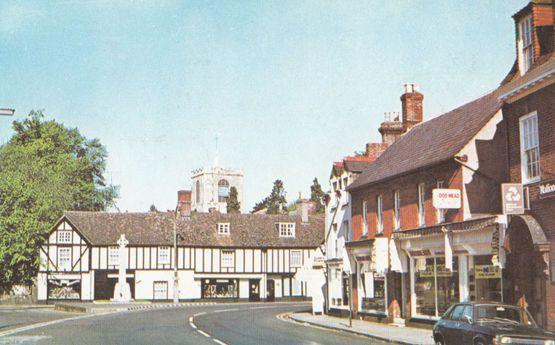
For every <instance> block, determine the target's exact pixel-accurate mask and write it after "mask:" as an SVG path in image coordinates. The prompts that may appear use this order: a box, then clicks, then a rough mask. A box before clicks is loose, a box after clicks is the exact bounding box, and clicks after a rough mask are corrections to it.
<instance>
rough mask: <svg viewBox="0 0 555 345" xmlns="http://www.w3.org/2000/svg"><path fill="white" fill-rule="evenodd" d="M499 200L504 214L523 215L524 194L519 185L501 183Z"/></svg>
mask: <svg viewBox="0 0 555 345" xmlns="http://www.w3.org/2000/svg"><path fill="white" fill-rule="evenodd" d="M501 198H502V201H503V213H504V214H523V213H524V193H523V189H522V184H520V183H502V184H501Z"/></svg>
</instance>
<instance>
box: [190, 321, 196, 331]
mask: <svg viewBox="0 0 555 345" xmlns="http://www.w3.org/2000/svg"><path fill="white" fill-rule="evenodd" d="M189 326H191V327H193V328H194V329H197V325H195V324H194V323H192V322H189Z"/></svg>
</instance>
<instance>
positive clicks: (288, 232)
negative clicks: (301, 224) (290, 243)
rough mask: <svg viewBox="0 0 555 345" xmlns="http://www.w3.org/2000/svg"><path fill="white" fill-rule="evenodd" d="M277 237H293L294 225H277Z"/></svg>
mask: <svg viewBox="0 0 555 345" xmlns="http://www.w3.org/2000/svg"><path fill="white" fill-rule="evenodd" d="M278 228H279V237H295V223H278Z"/></svg>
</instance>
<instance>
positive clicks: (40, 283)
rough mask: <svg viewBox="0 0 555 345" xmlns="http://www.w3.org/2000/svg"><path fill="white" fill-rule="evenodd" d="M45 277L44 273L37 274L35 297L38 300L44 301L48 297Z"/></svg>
mask: <svg viewBox="0 0 555 345" xmlns="http://www.w3.org/2000/svg"><path fill="white" fill-rule="evenodd" d="M46 277H47V274H46V273H39V274H38V276H37V299H38V300H39V301H46V299H47V298H48V284H47V278H46Z"/></svg>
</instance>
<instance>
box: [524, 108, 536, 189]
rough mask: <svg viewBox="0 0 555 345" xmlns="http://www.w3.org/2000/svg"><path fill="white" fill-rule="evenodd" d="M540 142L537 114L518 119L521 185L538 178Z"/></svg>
mask: <svg viewBox="0 0 555 345" xmlns="http://www.w3.org/2000/svg"><path fill="white" fill-rule="evenodd" d="M539 142H540V140H539V135H538V114H537V113H536V112H533V113H531V114H528V115H525V116H523V117H521V118H520V155H521V170H522V183H532V182H536V181H538V180H539V178H540V143H539Z"/></svg>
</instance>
